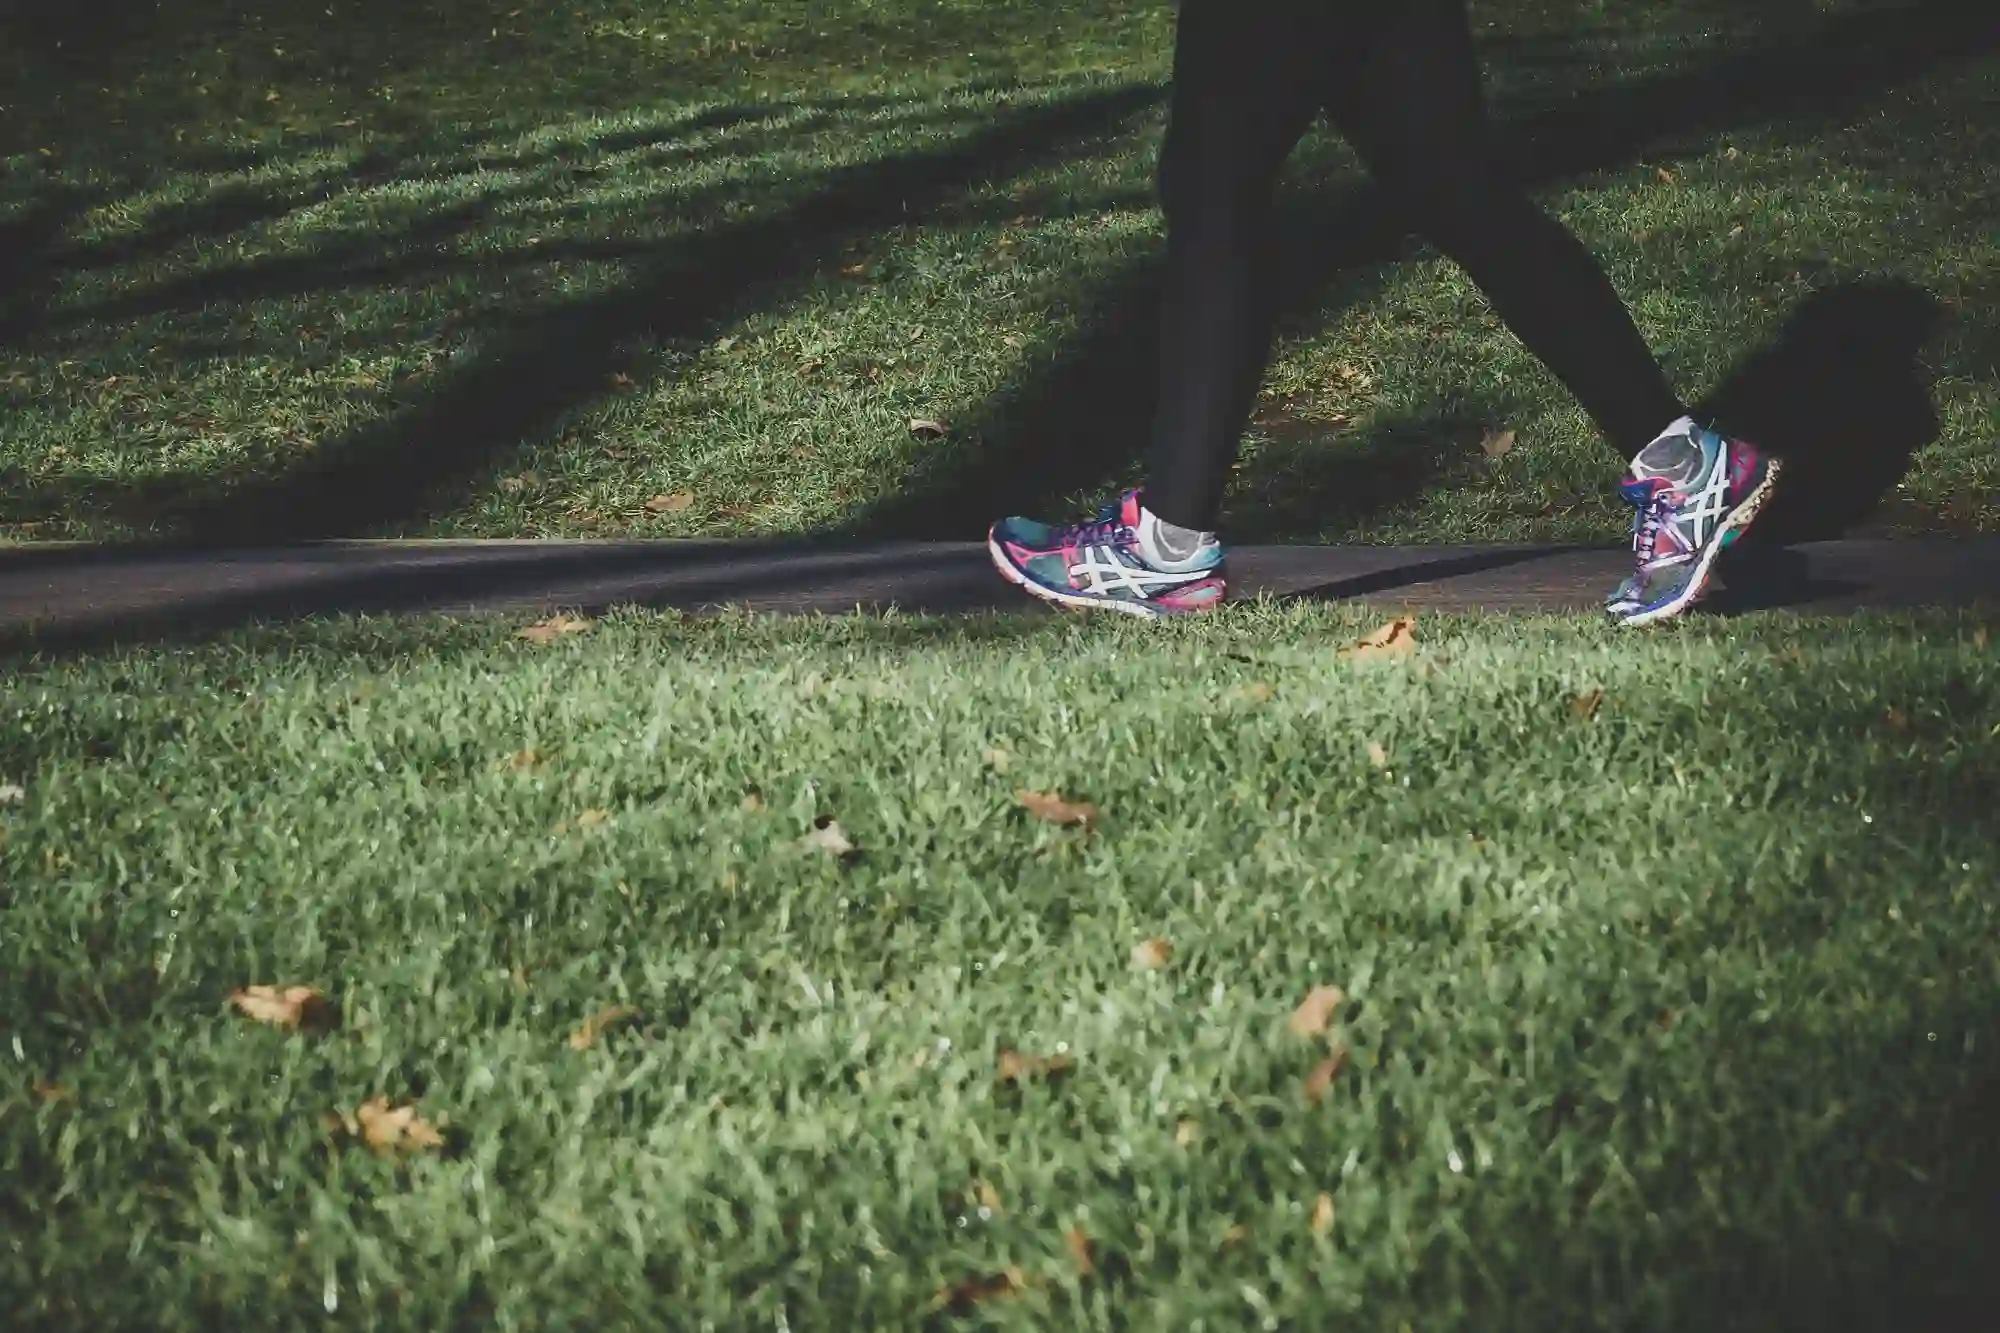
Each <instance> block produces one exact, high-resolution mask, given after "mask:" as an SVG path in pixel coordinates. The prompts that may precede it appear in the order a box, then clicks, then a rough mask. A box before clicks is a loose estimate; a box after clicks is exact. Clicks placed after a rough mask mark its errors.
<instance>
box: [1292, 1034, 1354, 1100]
mask: <svg viewBox="0 0 2000 1333" xmlns="http://www.w3.org/2000/svg"><path fill="white" fill-rule="evenodd" d="M1345 1068H1347V1048H1346V1047H1344V1046H1343V1047H1341V1048H1340V1049H1339V1050H1337V1051H1335V1052H1334V1053H1333V1054H1332V1055H1330V1056H1328V1057H1327V1058H1326V1059H1324V1060H1322V1061H1320V1062H1319V1063H1318V1064H1317V1065H1314V1066H1313V1071H1312V1073H1310V1074H1307V1075H1306V1081H1305V1083H1304V1084H1303V1085H1302V1088H1303V1091H1304V1092H1305V1095H1306V1101H1308V1102H1309V1103H1311V1104H1312V1105H1314V1106H1318V1105H1319V1104H1320V1103H1321V1102H1323V1101H1325V1100H1326V1094H1327V1090H1328V1089H1329V1088H1331V1087H1332V1086H1333V1081H1334V1080H1335V1079H1336V1078H1339V1077H1340V1071H1341V1070H1343V1069H1345Z"/></svg>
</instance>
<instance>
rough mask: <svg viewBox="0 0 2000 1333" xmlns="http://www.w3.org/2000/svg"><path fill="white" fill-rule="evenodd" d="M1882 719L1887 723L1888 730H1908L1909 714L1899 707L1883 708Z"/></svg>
mask: <svg viewBox="0 0 2000 1333" xmlns="http://www.w3.org/2000/svg"><path fill="white" fill-rule="evenodd" d="M1882 720H1883V721H1884V722H1886V723H1888V724H1889V730H1891V731H1908V730H1909V729H1910V715H1909V714H1908V713H1905V712H1904V711H1903V710H1902V709H1900V708H1889V709H1884V710H1883V713H1882Z"/></svg>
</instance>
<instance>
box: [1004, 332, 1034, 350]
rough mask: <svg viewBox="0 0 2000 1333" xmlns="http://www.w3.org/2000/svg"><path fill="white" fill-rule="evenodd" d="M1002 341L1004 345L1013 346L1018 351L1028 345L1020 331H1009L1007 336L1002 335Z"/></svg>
mask: <svg viewBox="0 0 2000 1333" xmlns="http://www.w3.org/2000/svg"><path fill="white" fill-rule="evenodd" d="M1000 342H1001V345H1002V346H1005V347H1012V348H1014V349H1015V350H1016V351H1019V350H1020V349H1021V348H1023V347H1025V346H1027V343H1026V341H1025V340H1023V339H1022V337H1021V335H1020V334H1018V333H1009V334H1007V335H1006V336H1004V337H1002V338H1001V339H1000Z"/></svg>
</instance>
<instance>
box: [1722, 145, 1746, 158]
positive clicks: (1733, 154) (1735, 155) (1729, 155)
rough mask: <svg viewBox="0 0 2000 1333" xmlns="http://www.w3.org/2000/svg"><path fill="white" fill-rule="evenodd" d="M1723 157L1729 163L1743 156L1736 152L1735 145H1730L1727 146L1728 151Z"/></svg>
mask: <svg viewBox="0 0 2000 1333" xmlns="http://www.w3.org/2000/svg"><path fill="white" fill-rule="evenodd" d="M1723 156H1724V157H1725V158H1727V159H1729V160H1730V161H1731V162H1734V161H1735V160H1736V159H1737V158H1739V157H1741V156H1743V154H1742V153H1741V152H1740V151H1738V149H1737V147H1736V145H1735V144H1731V145H1730V146H1729V151H1728V152H1726V153H1724V154H1723Z"/></svg>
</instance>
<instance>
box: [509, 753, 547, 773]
mask: <svg viewBox="0 0 2000 1333" xmlns="http://www.w3.org/2000/svg"><path fill="white" fill-rule="evenodd" d="M501 762H502V763H504V764H506V765H507V767H508V768H511V769H513V770H514V771H515V772H516V773H525V772H527V771H528V770H529V769H531V768H535V767H537V766H538V765H539V764H540V763H541V762H542V757H541V755H539V754H537V753H536V752H535V751H533V750H516V751H515V752H514V753H513V754H510V755H508V756H507V757H506V759H504V760H502V761H501Z"/></svg>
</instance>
